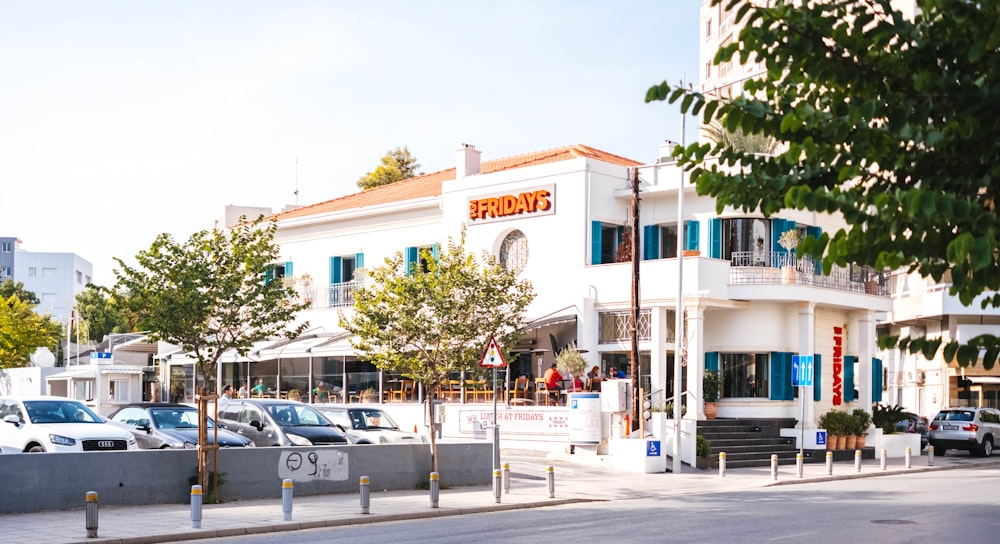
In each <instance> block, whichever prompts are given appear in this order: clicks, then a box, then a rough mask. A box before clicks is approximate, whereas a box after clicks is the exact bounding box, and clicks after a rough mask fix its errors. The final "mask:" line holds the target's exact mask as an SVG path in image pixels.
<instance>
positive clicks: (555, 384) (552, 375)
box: [543, 363, 563, 402]
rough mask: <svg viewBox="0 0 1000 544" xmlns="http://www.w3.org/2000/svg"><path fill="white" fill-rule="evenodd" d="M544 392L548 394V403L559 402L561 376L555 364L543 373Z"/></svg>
mask: <svg viewBox="0 0 1000 544" xmlns="http://www.w3.org/2000/svg"><path fill="white" fill-rule="evenodd" d="M543 379H544V380H545V390H546V391H548V392H549V402H552V401H556V402H558V401H559V390H560V389H562V385H561V384H562V380H563V377H562V374H560V373H559V370H557V369H556V364H555V363H552V366H550V367H549V369H548V370H546V371H545V376H544V377H543Z"/></svg>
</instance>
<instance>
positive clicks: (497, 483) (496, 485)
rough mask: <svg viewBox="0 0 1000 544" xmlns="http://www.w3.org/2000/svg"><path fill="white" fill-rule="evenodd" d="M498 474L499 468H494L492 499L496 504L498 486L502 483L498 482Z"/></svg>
mask: <svg viewBox="0 0 1000 544" xmlns="http://www.w3.org/2000/svg"><path fill="white" fill-rule="evenodd" d="M500 474H501V473H500V469H495V470H494V471H493V500H495V501H496V502H497V504H499V503H500V487H501V485H502V484H501V482H500V479H501V476H500Z"/></svg>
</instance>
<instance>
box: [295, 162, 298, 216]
mask: <svg viewBox="0 0 1000 544" xmlns="http://www.w3.org/2000/svg"><path fill="white" fill-rule="evenodd" d="M295 205H296V206H298V205H299V158H298V157H295Z"/></svg>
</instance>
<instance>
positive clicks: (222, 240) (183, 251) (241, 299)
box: [115, 218, 308, 387]
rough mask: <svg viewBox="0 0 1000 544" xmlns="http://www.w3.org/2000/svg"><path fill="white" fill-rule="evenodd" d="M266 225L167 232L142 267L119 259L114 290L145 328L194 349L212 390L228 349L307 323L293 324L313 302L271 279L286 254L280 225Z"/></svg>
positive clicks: (141, 259) (288, 333)
mask: <svg viewBox="0 0 1000 544" xmlns="http://www.w3.org/2000/svg"><path fill="white" fill-rule="evenodd" d="M262 223H263V218H258V219H257V220H256V221H254V222H253V223H246V222H242V224H241V225H240V226H238V227H234V228H232V229H230V230H229V231H222V230H218V229H215V230H212V231H206V230H203V231H199V232H196V233H194V234H192V235H191V237H190V238H188V241H187V242H186V243H184V244H179V243H177V242H175V241H174V240H173V239H172V238H171V236H170V235H169V234H166V233H164V234H161V235H159V236H158V237H157V238H156V240H155V241H154V242H153V244H152V245H151V246H150V247H149V249H147V250H145V251H142V252H140V253H139V254H137V255H136V262H137V264H138V266H136V267H132V266H129V265H126V264H125V263H124V262H123V261H122V260H121V259H118V258H116V259H115V261H116V262H117V263H118V266H119V267H120V269H118V268H116V269H115V276H116V277H117V278H118V283H117V284H116V286H115V289H116V291H117V292H118V293H119V295H120V298H121V300H123V301H127V302H128V308H129V310H130V311H132V312H134V313H135V315H136V316H137V318H138V323H139V327H140V328H141V329H145V330H149V331H150V335H151V336H152V337H154V338H155V339H162V340H165V341H167V342H170V343H172V344H176V345H179V346H181V348H182V349H184V350H185V351H188V352H191V353H192V354H193V355H194V357H195V359H196V365H197V371H198V373H199V374H200V376H201V379H202V381H201V383H202V384H204V386H206V387H208V386H209V384H211V383H214V381H215V371H216V368H217V366H218V361H219V358H220V357H221V356H222V355H223V353H225V352H226V351H229V350H235V351H236V352H237V353H239V354H240V355H246V353H247V352H248V351H249V350H250V348H251V347H252V346H253V344H254V342H259V341H262V340H267V339H269V338H273V337H276V336H285V337H288V338H294V337H296V336H298V335H299V334H301V332H302V331H303V330H305V329H306V328H307V327H308V323H303V324H300V325H299V326H297V327H293V328H290V329H289V328H286V326H287V325H288V323H289V322H291V321H292V320H293V319H294V318H295V314H296V313H297V312H299V311H301V310H303V309H305V307H306V304H304V303H296V302H294V301H293V296H294V294H295V292H294V290H292V289H291V288H290V287H287V286H285V284H284V283H283V282H281V281H268V276H269V270H270V268H271V266H272V263H274V262H276V261H278V257H279V254H278V247H277V246H276V245H275V244H274V234H275V231H276V229H277V227H276V225H275V224H274V223H273V222H272V223H270V224H268V225H263V224H262Z"/></svg>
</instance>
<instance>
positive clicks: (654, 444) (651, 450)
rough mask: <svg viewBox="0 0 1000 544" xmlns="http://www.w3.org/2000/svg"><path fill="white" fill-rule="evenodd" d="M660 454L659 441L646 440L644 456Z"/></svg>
mask: <svg viewBox="0 0 1000 544" xmlns="http://www.w3.org/2000/svg"><path fill="white" fill-rule="evenodd" d="M659 456H660V441H659V440H650V441H649V442H646V457H659Z"/></svg>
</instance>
